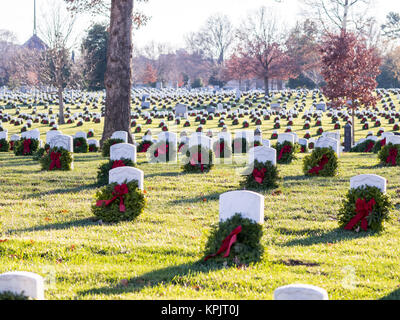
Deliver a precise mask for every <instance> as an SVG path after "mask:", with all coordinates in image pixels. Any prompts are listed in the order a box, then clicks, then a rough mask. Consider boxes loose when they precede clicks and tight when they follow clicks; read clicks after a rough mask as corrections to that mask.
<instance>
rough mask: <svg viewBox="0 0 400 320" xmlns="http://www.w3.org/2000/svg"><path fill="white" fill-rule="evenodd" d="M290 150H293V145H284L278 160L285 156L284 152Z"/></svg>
mask: <svg viewBox="0 0 400 320" xmlns="http://www.w3.org/2000/svg"><path fill="white" fill-rule="evenodd" d="M290 152H292V147H291V146H288V145H286V146H284V147H283V148H282V149H281V152H279V157H278V160H281V159H282V156H283V154H284V153H290Z"/></svg>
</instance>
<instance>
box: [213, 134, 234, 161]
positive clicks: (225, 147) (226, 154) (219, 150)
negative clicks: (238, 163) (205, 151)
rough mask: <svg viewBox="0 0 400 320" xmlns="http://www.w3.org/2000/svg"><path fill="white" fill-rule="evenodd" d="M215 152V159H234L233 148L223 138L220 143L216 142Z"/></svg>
mask: <svg viewBox="0 0 400 320" xmlns="http://www.w3.org/2000/svg"><path fill="white" fill-rule="evenodd" d="M213 150H214V154H215V158H218V159H219V158H221V159H225V158H230V157H232V148H231V146H230V144H229V143H228V141H226V140H225V139H222V138H221V139H219V140H218V141H215V142H214V145H213Z"/></svg>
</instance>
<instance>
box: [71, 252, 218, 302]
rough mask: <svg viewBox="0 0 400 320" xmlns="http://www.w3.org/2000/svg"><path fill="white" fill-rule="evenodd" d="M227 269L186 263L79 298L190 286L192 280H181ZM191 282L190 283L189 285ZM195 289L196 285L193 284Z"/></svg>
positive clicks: (84, 292) (90, 290) (81, 292)
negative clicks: (165, 286) (168, 286)
mask: <svg viewBox="0 0 400 320" xmlns="http://www.w3.org/2000/svg"><path fill="white" fill-rule="evenodd" d="M223 268H225V267H224V266H223V264H222V263H218V264H217V263H215V262H203V261H202V260H199V261H196V262H194V263H185V264H181V265H178V266H171V267H166V268H163V269H159V270H154V271H151V272H148V273H145V274H143V275H141V276H139V277H134V278H131V279H126V280H127V282H126V283H125V285H122V284H119V285H115V286H107V287H101V288H93V289H89V290H85V291H80V292H78V296H81V297H83V296H86V295H104V294H105V295H112V294H124V293H132V292H139V291H141V290H143V289H146V288H153V287H157V286H158V285H162V284H176V285H179V284H182V285H185V286H186V285H189V286H190V279H181V278H182V277H186V276H194V275H196V274H199V273H209V272H213V271H217V270H220V269H223ZM187 282H189V283H187ZM193 287H195V284H193Z"/></svg>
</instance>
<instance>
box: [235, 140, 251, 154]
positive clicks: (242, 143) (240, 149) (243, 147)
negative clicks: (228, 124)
mask: <svg viewBox="0 0 400 320" xmlns="http://www.w3.org/2000/svg"><path fill="white" fill-rule="evenodd" d="M249 150H250V145H249V142H248V141H247V139H246V138H235V139H233V141H232V153H239V154H242V153H248V152H249Z"/></svg>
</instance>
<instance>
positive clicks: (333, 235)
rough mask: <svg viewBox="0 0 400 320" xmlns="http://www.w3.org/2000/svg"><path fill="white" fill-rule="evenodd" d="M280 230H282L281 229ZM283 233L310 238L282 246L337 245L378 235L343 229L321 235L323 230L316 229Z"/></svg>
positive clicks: (296, 240)
mask: <svg viewBox="0 0 400 320" xmlns="http://www.w3.org/2000/svg"><path fill="white" fill-rule="evenodd" d="M281 229H282V228H281ZM283 232H286V234H288V235H289V234H292V235H293V234H295V235H302V234H303V235H305V234H311V236H309V237H307V238H305V239H294V240H290V241H288V242H286V243H284V244H282V246H284V247H285V246H313V245H316V244H323V243H325V244H327V243H337V242H342V241H348V240H355V239H361V238H366V237H369V236H374V235H377V234H378V233H374V232H372V231H367V232H364V231H362V232H358V233H357V232H354V231H347V230H344V229H335V230H332V231H329V232H327V233H322V232H323V230H320V229H317V230H309V229H307V230H304V232H302V231H301V230H300V231H298V230H290V229H284V228H283Z"/></svg>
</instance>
